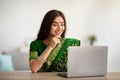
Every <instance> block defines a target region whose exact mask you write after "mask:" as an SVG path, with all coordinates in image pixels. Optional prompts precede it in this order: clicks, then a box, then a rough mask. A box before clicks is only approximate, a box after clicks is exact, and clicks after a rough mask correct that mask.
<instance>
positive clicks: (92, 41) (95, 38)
mask: <svg viewBox="0 0 120 80" xmlns="http://www.w3.org/2000/svg"><path fill="white" fill-rule="evenodd" d="M88 40H89V41H90V45H91V46H92V45H94V42H95V41H97V37H96V36H95V35H90V36H88Z"/></svg>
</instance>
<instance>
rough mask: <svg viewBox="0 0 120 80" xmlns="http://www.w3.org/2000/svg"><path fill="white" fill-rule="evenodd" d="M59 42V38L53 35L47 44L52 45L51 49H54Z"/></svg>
mask: <svg viewBox="0 0 120 80" xmlns="http://www.w3.org/2000/svg"><path fill="white" fill-rule="evenodd" d="M59 43H60V39H59V38H58V37H53V38H52V39H51V40H50V42H49V46H50V47H52V49H54V48H55V47H56V46H57V45H58V44H59Z"/></svg>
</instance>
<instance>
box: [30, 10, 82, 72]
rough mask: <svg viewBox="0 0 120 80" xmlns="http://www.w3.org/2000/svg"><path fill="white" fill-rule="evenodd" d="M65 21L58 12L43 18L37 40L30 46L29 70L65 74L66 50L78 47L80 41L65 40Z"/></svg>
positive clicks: (50, 12)
mask: <svg viewBox="0 0 120 80" xmlns="http://www.w3.org/2000/svg"><path fill="white" fill-rule="evenodd" d="M65 32H66V20H65V16H64V14H63V13H62V12H61V11H59V10H50V11H48V12H47V13H46V15H45V16H44V18H43V21H42V24H41V27H40V31H39V33H38V36H37V39H36V40H34V41H32V42H31V44H30V57H29V59H30V61H29V62H30V69H31V71H32V72H33V73H36V72H53V71H55V72H66V71H67V64H66V63H67V48H68V47H69V46H80V40H77V39H73V38H65Z"/></svg>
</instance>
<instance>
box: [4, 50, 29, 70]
mask: <svg viewBox="0 0 120 80" xmlns="http://www.w3.org/2000/svg"><path fill="white" fill-rule="evenodd" d="M2 55H10V56H11V58H12V64H13V68H14V71H30V68H29V51H21V50H20V49H15V50H12V51H6V52H4V53H2ZM6 64H7V63H6Z"/></svg>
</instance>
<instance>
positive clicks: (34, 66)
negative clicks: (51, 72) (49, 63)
mask: <svg viewBox="0 0 120 80" xmlns="http://www.w3.org/2000/svg"><path fill="white" fill-rule="evenodd" d="M51 51H52V48H51V47H49V46H48V47H47V48H46V49H45V50H44V51H43V53H42V54H41V55H40V56H39V57H38V58H37V59H34V60H30V69H31V71H32V72H33V73H36V72H37V71H38V70H39V69H40V68H41V67H42V65H43V64H44V62H45V60H46V59H47V57H48V56H49V54H50V52H51Z"/></svg>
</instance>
